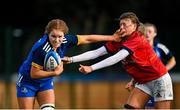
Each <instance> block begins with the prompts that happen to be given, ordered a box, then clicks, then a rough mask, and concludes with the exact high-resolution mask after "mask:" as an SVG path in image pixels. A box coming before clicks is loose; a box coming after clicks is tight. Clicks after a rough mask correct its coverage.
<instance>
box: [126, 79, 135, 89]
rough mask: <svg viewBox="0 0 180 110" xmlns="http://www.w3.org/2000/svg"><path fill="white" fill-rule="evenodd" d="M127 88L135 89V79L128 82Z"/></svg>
mask: <svg viewBox="0 0 180 110" xmlns="http://www.w3.org/2000/svg"><path fill="white" fill-rule="evenodd" d="M125 88H126V89H127V90H128V91H132V90H133V89H134V83H133V81H130V82H128V83H127V84H126V86H125Z"/></svg>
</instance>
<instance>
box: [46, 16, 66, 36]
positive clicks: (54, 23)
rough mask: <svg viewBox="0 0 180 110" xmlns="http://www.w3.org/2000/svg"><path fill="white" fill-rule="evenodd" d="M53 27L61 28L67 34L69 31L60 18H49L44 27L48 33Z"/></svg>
mask: <svg viewBox="0 0 180 110" xmlns="http://www.w3.org/2000/svg"><path fill="white" fill-rule="evenodd" d="M53 29H57V30H61V31H62V32H64V34H67V33H68V31H69V28H68V26H67V25H66V23H65V22H64V21H63V20H60V19H53V20H51V21H50V22H49V23H48V24H47V26H46V28H45V33H47V34H49V33H50V32H51V31H52V30H53Z"/></svg>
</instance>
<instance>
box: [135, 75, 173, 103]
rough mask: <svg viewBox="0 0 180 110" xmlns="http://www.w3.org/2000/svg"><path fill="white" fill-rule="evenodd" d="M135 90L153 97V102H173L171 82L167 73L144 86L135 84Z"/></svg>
mask: <svg viewBox="0 0 180 110" xmlns="http://www.w3.org/2000/svg"><path fill="white" fill-rule="evenodd" d="M135 87H136V88H138V89H140V90H142V91H144V92H145V93H147V94H149V95H150V96H152V97H154V100H155V101H163V100H173V88H172V80H171V77H170V75H169V73H167V74H165V75H163V76H161V77H160V78H158V79H155V80H152V81H150V82H147V83H144V84H138V83H137V84H136V85H135Z"/></svg>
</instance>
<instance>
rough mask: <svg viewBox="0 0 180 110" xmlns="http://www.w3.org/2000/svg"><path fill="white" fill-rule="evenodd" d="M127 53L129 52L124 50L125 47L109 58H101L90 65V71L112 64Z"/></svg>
mask: <svg viewBox="0 0 180 110" xmlns="http://www.w3.org/2000/svg"><path fill="white" fill-rule="evenodd" d="M128 55H129V52H128V51H127V50H125V49H123V50H120V51H119V52H118V53H116V54H115V55H113V56H111V57H109V58H106V59H105V60H103V61H101V62H99V63H96V64H94V65H91V68H92V71H95V70H98V69H101V68H104V67H108V66H111V65H114V64H116V63H118V62H119V61H121V60H122V59H124V58H126V57H127V56H128Z"/></svg>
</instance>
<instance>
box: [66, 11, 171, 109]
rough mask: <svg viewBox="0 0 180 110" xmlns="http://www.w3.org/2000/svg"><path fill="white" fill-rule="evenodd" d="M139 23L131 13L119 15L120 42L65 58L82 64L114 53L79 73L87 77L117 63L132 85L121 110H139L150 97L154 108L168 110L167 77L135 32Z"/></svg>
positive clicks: (141, 37) (169, 78)
mask: <svg viewBox="0 0 180 110" xmlns="http://www.w3.org/2000/svg"><path fill="white" fill-rule="evenodd" d="M139 24H140V22H139V19H138V17H137V16H136V15H135V14H134V13H133V12H126V13H123V14H122V15H121V16H120V18H119V34H120V36H121V37H122V40H121V42H108V43H107V44H105V45H104V46H102V47H100V48H98V49H96V50H92V51H88V52H85V53H83V54H80V55H77V56H73V57H68V58H67V59H68V62H80V61H86V60H90V59H95V58H97V57H99V56H102V55H105V54H108V53H114V55H112V56H110V57H108V58H106V59H104V60H103V61H100V62H98V63H96V64H93V65H91V66H85V65H80V68H79V71H80V72H82V73H85V74H88V73H90V72H92V71H95V70H98V69H101V68H104V67H108V66H111V65H113V64H116V63H118V62H119V61H121V62H122V65H123V67H124V69H125V70H126V71H127V72H128V73H129V74H130V75H131V76H132V77H133V79H134V81H133V82H134V83H135V88H134V89H133V91H132V92H131V93H130V95H129V98H128V100H127V103H126V104H125V105H124V107H125V108H127V109H141V108H144V106H145V104H146V103H147V101H148V100H149V98H150V97H154V99H155V108H157V109H169V108H171V101H172V100H173V89H172V81H171V77H170V75H169V73H168V71H167V69H166V67H165V65H164V64H163V63H162V62H161V60H160V59H159V57H158V56H157V54H156V53H155V51H154V50H153V48H152V47H151V46H150V44H149V42H148V41H147V40H146V38H145V37H144V35H143V34H142V33H141V32H139V31H138V26H139Z"/></svg>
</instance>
